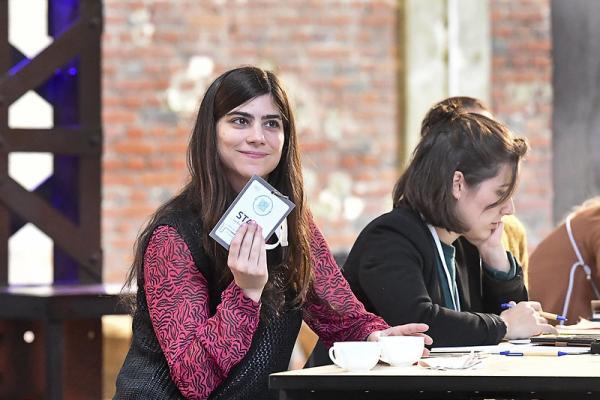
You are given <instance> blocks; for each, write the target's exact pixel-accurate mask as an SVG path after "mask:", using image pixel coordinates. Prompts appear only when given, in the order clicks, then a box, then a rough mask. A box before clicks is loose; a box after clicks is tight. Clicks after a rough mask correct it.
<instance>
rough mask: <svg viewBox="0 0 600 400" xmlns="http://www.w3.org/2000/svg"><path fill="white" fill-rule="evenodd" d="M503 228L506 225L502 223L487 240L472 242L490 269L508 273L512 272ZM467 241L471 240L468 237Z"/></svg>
mask: <svg viewBox="0 0 600 400" xmlns="http://www.w3.org/2000/svg"><path fill="white" fill-rule="evenodd" d="M503 228H504V223H503V222H500V223H499V224H498V225H497V226H496V228H495V229H494V230H493V231H492V234H491V235H490V236H489V237H488V238H487V239H486V240H480V241H475V240H473V241H470V242H471V243H473V244H474V245H475V246H476V247H477V250H478V251H479V255H480V256H481V260H482V261H483V262H484V263H486V265H487V266H488V267H489V268H494V269H497V270H499V271H503V272H508V271H509V270H510V262H509V261H508V257H507V255H506V249H505V248H504V245H503V244H502V231H503V230H504V229H503ZM467 240H469V238H468V237H467Z"/></svg>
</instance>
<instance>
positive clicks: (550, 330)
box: [540, 324, 558, 335]
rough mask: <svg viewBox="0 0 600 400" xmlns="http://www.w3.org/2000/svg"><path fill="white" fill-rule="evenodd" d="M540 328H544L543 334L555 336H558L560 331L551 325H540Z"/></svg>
mask: <svg viewBox="0 0 600 400" xmlns="http://www.w3.org/2000/svg"><path fill="white" fill-rule="evenodd" d="M540 328H542V329H541V330H542V332H541V333H550V334H553V335H556V334H558V331H557V330H556V328H555V327H553V326H552V325H550V324H543V325H540Z"/></svg>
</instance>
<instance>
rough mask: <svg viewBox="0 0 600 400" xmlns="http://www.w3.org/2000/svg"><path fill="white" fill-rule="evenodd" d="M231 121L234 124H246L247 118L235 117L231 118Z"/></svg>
mask: <svg viewBox="0 0 600 400" xmlns="http://www.w3.org/2000/svg"><path fill="white" fill-rule="evenodd" d="M231 123H233V124H235V125H248V120H247V119H246V118H242V117H237V118H234V119H232V120H231Z"/></svg>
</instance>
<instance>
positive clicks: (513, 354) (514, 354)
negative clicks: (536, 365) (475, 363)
mask: <svg viewBox="0 0 600 400" xmlns="http://www.w3.org/2000/svg"><path fill="white" fill-rule="evenodd" d="M498 354H500V355H501V356H508V357H523V356H556V357H561V356H566V355H568V354H569V353H567V352H566V351H543V350H539V351H536V350H531V351H509V350H506V351H501V352H500V353H498Z"/></svg>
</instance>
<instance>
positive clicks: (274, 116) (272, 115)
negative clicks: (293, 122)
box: [262, 114, 281, 120]
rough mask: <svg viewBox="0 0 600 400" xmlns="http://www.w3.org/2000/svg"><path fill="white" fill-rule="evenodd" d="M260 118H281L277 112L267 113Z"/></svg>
mask: <svg viewBox="0 0 600 400" xmlns="http://www.w3.org/2000/svg"><path fill="white" fill-rule="evenodd" d="M262 119H263V120H264V119H281V115H279V114H267V115H263V117H262Z"/></svg>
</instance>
